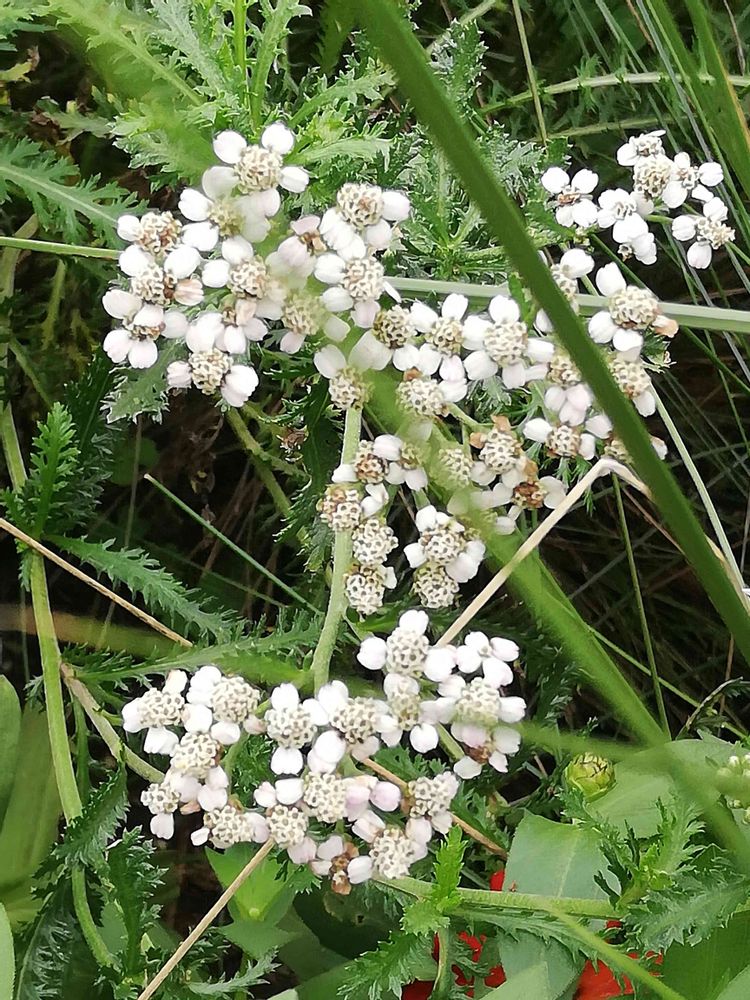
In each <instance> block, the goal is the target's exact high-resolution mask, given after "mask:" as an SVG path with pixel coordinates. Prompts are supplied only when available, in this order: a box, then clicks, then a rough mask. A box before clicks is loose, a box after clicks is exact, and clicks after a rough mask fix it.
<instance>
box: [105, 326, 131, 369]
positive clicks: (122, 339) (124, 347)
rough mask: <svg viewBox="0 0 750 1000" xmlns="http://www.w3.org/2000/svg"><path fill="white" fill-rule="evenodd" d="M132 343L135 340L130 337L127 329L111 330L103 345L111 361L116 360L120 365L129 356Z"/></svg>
mask: <svg viewBox="0 0 750 1000" xmlns="http://www.w3.org/2000/svg"><path fill="white" fill-rule="evenodd" d="M132 343H133V341H132V340H131V339H130V334H129V333H128V331H127V330H121V329H118V330H110V332H109V333H108V334H107V336H106V337H105V338H104V342H103V343H102V347H103V349H104V353H105V354H106V355H107V357H108V358H109V359H110V361H114V363H115V364H116V365H119V364H120V363H121V362H123V361H124V360H125V358H127V356H128V351H129V350H130V347H131V345H132Z"/></svg>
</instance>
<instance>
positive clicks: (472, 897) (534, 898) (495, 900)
mask: <svg viewBox="0 0 750 1000" xmlns="http://www.w3.org/2000/svg"><path fill="white" fill-rule="evenodd" d="M376 881H377V882H380V883H381V884H382V885H387V886H390V887H391V888H392V889H398V890H399V891H400V892H405V893H407V894H408V895H409V896H414V897H415V898H417V899H424V898H425V897H426V896H429V894H430V893H431V892H432V889H433V885H432V883H430V882H424V881H422V880H421V879H417V878H410V877H408V876H407V877H405V878H376ZM456 892H457V893H458V895H459V897H460V899H461V902H462V903H464V904H466V905H471V906H478V907H485V908H487V909H492V910H524V911H526V912H530V913H536V912H545V911H546V912H549V908H550V906H555V907H558V908H559V909H560V911H561V912H562V913H567V914H570V915H571V916H575V917H589V918H590V919H592V920H597V919H598V920H609V919H612V918H613V917H615V916H616V914H615V912H614V910H613V908H612V904H611V903H609V902H607V901H602V900H598V899H578V898H574V897H564V896H563V897H560V898H557V897H553V896H540V895H536V894H534V893H528V892H494V891H493V890H491V889H463V888H459V889H457V890H456Z"/></svg>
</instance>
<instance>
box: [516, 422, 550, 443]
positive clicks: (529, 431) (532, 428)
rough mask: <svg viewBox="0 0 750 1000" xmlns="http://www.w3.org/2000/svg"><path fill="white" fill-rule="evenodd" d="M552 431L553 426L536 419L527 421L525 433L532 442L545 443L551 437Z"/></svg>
mask: <svg viewBox="0 0 750 1000" xmlns="http://www.w3.org/2000/svg"><path fill="white" fill-rule="evenodd" d="M551 430H552V424H550V423H548V422H547V421H546V420H544V419H542V418H541V417H534V418H533V419H532V420H527V422H526V424H525V425H524V428H523V433H524V435H525V436H526V437H527V438H528V439H529V440H530V441H541V442H544V441H546V440H547V438H548V437H549V434H550V431H551Z"/></svg>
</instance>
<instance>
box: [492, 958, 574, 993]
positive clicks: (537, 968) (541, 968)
mask: <svg viewBox="0 0 750 1000" xmlns="http://www.w3.org/2000/svg"><path fill="white" fill-rule="evenodd" d="M558 995H559V994H557V993H554V992H553V990H552V987H551V985H550V981H549V978H548V975H547V966H546V965H545V964H544V963H543V962H540V963H539V964H538V965H531V966H529V967H528V968H526V969H524V970H523V971H522V972H519V974H518V975H517V976H514V977H513V979H512V980H510V979H509V980H508V981H507V982H505V983H503V985H502V986H498V987H496V988H495V989H494V990H492V992H491V993H485V994H484V997H483V998H482V1000H556V997H557V996H558Z"/></svg>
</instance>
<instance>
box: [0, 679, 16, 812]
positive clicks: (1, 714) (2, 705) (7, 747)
mask: <svg viewBox="0 0 750 1000" xmlns="http://www.w3.org/2000/svg"><path fill="white" fill-rule="evenodd" d="M20 732H21V705H20V703H19V701H18V695H17V694H16V691H15V688H14V687H13V685H12V684H11V683H10V681H9V680H8V678H7V677H0V829H2V825H3V817H4V816H5V810H6V808H7V806H8V799H9V798H10V792H11V788H12V787H13V776H14V774H15V773H16V759H17V756H18V738H19V735H20Z"/></svg>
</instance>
